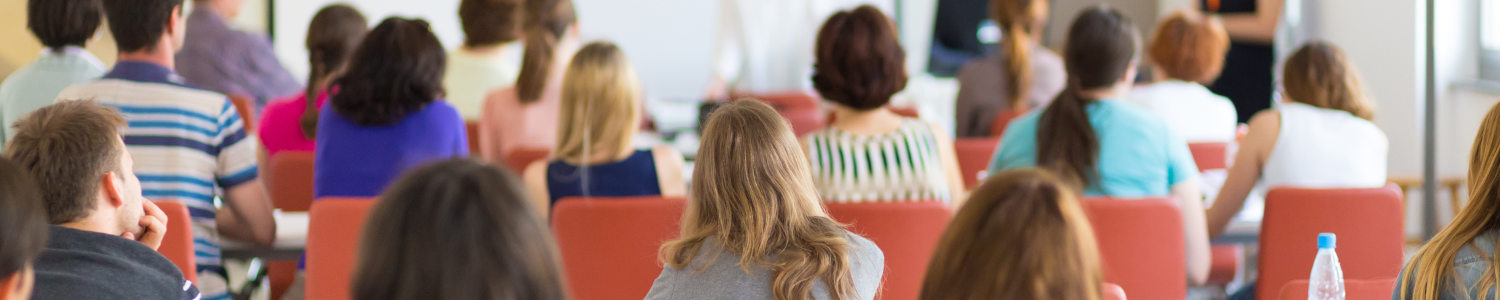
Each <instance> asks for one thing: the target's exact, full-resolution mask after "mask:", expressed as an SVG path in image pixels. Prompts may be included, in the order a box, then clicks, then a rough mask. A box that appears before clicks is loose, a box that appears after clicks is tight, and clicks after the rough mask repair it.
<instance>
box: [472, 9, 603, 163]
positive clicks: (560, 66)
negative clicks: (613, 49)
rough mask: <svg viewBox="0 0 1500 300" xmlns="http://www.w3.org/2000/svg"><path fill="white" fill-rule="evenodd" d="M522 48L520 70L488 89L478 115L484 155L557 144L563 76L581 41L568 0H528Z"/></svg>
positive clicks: (492, 157)
mask: <svg viewBox="0 0 1500 300" xmlns="http://www.w3.org/2000/svg"><path fill="white" fill-rule="evenodd" d="M525 7H526V10H525V12H526V15H527V16H528V21H527V22H526V23H525V28H524V30H525V31H526V32H527V34H526V50H525V52H524V53H523V55H525V56H523V57H522V65H521V73H520V74H521V75H520V77H519V78H516V84H515V85H514V86H511V87H507V88H503V89H499V90H495V91H493V92H490V93H489V95H488V96H486V97H485V99H484V112H483V116H482V117H481V118H480V119H479V142H480V146H479V151H480V152H482V156H483V157H484V160H486V161H489V162H494V163H499V162H504V161H506V156H507V155H510V153H511V151H514V150H516V149H526V148H543V149H545V148H552V146H553V145H556V144H557V124H558V123H557V119H558V105H559V104H560V102H562V101H561V98H562V87H563V75H565V74H564V71H566V70H567V68H568V61H571V60H573V53H575V52H578V46H579V45H580V44H581V42H580V41H579V37H578V14H577V12H575V11H574V10H573V1H571V0H526V5H525Z"/></svg>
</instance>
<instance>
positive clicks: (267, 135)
mask: <svg viewBox="0 0 1500 300" xmlns="http://www.w3.org/2000/svg"><path fill="white" fill-rule="evenodd" d="M366 23H367V22H365V16H364V15H363V14H360V13H359V10H356V9H354V7H352V6H348V5H344V4H334V5H329V6H326V7H323V9H321V10H318V13H317V14H314V15H313V18H312V24H309V25H307V53H308V55H307V56H308V57H309V61H308V66H311V67H312V70H310V71H308V73H309V76H308V77H307V90H305V91H303V92H302V93H298V94H296V95H294V96H289V97H285V98H278V99H276V100H272V101H271V103H269V104H266V109H265V110H264V111H262V112H261V114H260V122H257V123H256V124H260V126H259V127H257V128H256V130H258V131H259V132H260V142H261V146H262V147H261V149H262V150H263V151H264V152H265V153H262V157H261V159H260V161H261V163H266V162H268V161H269V158H270V157H272V156H276V154H277V153H281V151H303V152H312V151H313V150H315V149H317V144H316V143H315V141H314V140H315V139H314V138H315V137H317V136H318V111H319V110H320V109H322V108H323V105H324V103H325V102H328V81H329V80H330V79H333V78H334V77H337V76H336V75H337V74H338V73H339V70H343V69H344V62H345V61H347V60H348V59H349V55H350V54H352V53H354V47H357V46H359V41H360V40H362V39H364V37H365V33H366V32H369V31H370V29H369V28H367V27H366V26H367V25H365V24H366ZM262 167H264V166H262Z"/></svg>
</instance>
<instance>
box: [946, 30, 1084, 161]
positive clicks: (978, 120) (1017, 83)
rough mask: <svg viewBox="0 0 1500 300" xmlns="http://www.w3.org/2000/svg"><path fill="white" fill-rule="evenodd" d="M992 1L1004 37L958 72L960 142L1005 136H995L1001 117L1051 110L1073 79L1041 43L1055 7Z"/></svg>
mask: <svg viewBox="0 0 1500 300" xmlns="http://www.w3.org/2000/svg"><path fill="white" fill-rule="evenodd" d="M987 2H989V5H990V11H989V14H990V19H991V20H996V21H995V24H996V25H999V27H1000V29H1001V30H1003V32H1005V33H1004V34H1002V40H1001V41H1000V47H999V49H997V51H995V54H994V55H990V56H988V57H985V58H981V59H975V60H972V61H969V62H967V63H964V66H963V68H962V69H959V70H958V76H957V77H958V101H957V102H956V104H955V109H954V114H955V116H954V126H955V128H954V129H955V130H957V134H956V135H957V136H958V137H961V138H970V137H980V138H983V137H990V136H999V135H1000V134H1001V133H1002V132H990V127H993V125H994V123H995V118H996V116H998V115H1000V113H1001V112H1005V111H1016V110H1019V111H1028V110H1031V109H1035V108H1038V107H1043V106H1047V103H1048V102H1052V98H1053V97H1056V96H1057V92H1061V91H1062V89H1063V84H1064V83H1065V80H1067V79H1068V78H1067V77H1068V74H1067V73H1064V72H1063V62H1062V58H1060V57H1057V53H1053V52H1052V50H1048V49H1047V47H1042V43H1040V42H1038V41H1039V40H1040V39H1041V36H1042V28H1044V27H1045V26H1046V25H1047V13H1048V12H1049V11H1050V10H1051V4H1048V3H1047V1H1044V0H990V1H987ZM970 175H972V174H970Z"/></svg>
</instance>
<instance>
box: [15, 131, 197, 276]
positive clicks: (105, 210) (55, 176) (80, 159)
mask: <svg viewBox="0 0 1500 300" xmlns="http://www.w3.org/2000/svg"><path fill="white" fill-rule="evenodd" d="M125 126H126V123H125V118H124V116H121V115H120V114H119V113H117V112H115V109H113V108H109V107H105V106H102V105H99V104H97V103H94V102H92V101H67V102H62V103H58V104H54V105H51V106H47V107H42V108H41V109H38V110H36V112H33V113H31V115H28V116H27V117H26V118H24V119H21V120H20V121H17V122H16V127H15V128H16V138H15V141H14V142H13V143H12V144H11V147H10V148H9V149H6V152H5V156H6V157H7V158H9V159H11V160H14V161H15V162H16V163H17V164H19V165H21V166H22V167H24V168H26V169H27V171H28V172H29V173H30V176H32V178H35V179H36V187H37V188H38V189H39V190H40V191H41V194H40V197H39V198H40V201H41V202H42V203H45V204H46V208H47V211H46V214H45V215H46V216H47V219H48V221H49V222H51V223H52V226H51V227H50V230H49V231H50V232H49V233H48V235H50V236H51V240H50V241H48V242H47V250H46V251H44V252H42V256H41V257H40V258H38V259H37V260H36V277H37V285H36V291H35V296H34V297H33V299H39V300H43V299H197V298H198V297H199V296H201V295H199V294H198V290H197V288H196V287H194V286H193V283H192V282H190V281H187V280H186V279H183V276H182V270H181V269H179V268H178V267H177V265H176V264H173V263H172V261H171V260H168V259H167V258H166V257H164V256H162V255H161V253H157V252H156V248H157V247H160V246H161V242H162V239H163V238H164V236H165V235H166V232H167V222H172V221H174V220H168V219H167V215H166V213H164V212H162V210H161V209H160V208H157V207H156V204H154V203H152V202H151V201H150V200H146V197H144V196H142V195H141V193H142V190H143V189H142V187H143V186H142V184H141V181H140V180H139V179H137V178H136V175H135V169H134V166H135V160H134V159H133V158H132V157H131V154H130V153H129V152H127V151H126V150H125V143H124V140H122V139H121V138H120V136H121V133H122V130H124V129H125ZM0 173H3V172H0ZM0 177H3V176H0ZM175 221H176V222H188V220H175Z"/></svg>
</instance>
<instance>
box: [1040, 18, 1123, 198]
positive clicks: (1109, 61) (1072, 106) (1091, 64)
mask: <svg viewBox="0 0 1500 300" xmlns="http://www.w3.org/2000/svg"><path fill="white" fill-rule="evenodd" d="M1139 45H1140V35H1139V34H1137V33H1136V32H1135V27H1134V26H1133V25H1131V24H1130V19H1129V18H1127V17H1125V15H1124V14H1122V13H1120V11H1119V10H1115V9H1114V8H1111V7H1109V6H1105V5H1096V6H1092V7H1090V8H1086V9H1084V10H1083V12H1080V13H1079V14H1078V18H1077V19H1076V20H1074V21H1073V26H1072V27H1070V28H1069V29H1068V44H1067V48H1066V49H1065V50H1064V51H1063V62H1064V64H1065V65H1066V68H1067V71H1068V85H1067V87H1066V88H1064V89H1063V91H1062V92H1061V93H1059V94H1058V95H1057V98H1056V99H1054V100H1052V104H1051V105H1048V106H1047V109H1046V110H1044V111H1042V115H1041V119H1040V120H1039V121H1038V125H1037V139H1036V148H1037V151H1036V152H1037V158H1036V162H1037V166H1039V167H1041V168H1042V169H1047V170H1049V171H1052V172H1054V173H1057V174H1058V175H1059V176H1060V177H1062V179H1063V180H1065V181H1067V182H1068V183H1069V184H1071V185H1073V186H1074V187H1076V188H1078V189H1079V190H1085V189H1088V187H1089V186H1090V185H1092V184H1093V183H1094V182H1095V181H1097V180H1098V178H1097V177H1098V172H1097V170H1096V169H1095V167H1096V166H1097V165H1098V162H1099V139H1098V134H1097V133H1096V132H1094V127H1093V126H1092V125H1090V123H1089V115H1088V111H1087V108H1088V104H1089V103H1093V102H1094V101H1095V100H1097V99H1086V98H1083V97H1079V96H1078V93H1079V91H1085V90H1091V89H1099V88H1108V87H1112V86H1114V85H1115V84H1117V83H1118V82H1119V81H1120V78H1122V77H1124V76H1125V74H1126V73H1127V72H1129V71H1130V68H1131V64H1134V63H1135V61H1136V60H1137V58H1138V57H1137V52H1139V51H1137V50H1139V49H1138V48H1139V47H1140V46H1139Z"/></svg>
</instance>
